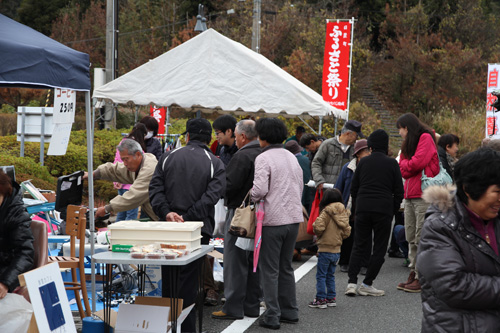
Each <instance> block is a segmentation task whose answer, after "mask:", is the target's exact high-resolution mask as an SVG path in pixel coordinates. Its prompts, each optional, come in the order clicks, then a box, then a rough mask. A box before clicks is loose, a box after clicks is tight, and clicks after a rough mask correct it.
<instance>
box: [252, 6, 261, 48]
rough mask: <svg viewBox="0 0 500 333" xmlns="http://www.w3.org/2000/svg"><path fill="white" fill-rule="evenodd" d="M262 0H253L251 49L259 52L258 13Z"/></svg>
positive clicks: (259, 13)
mask: <svg viewBox="0 0 500 333" xmlns="http://www.w3.org/2000/svg"><path fill="white" fill-rule="evenodd" d="M261 4H262V0H253V24H252V50H253V51H255V52H257V53H260V15H261V11H260V8H261Z"/></svg>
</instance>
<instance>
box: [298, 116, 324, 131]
mask: <svg viewBox="0 0 500 333" xmlns="http://www.w3.org/2000/svg"><path fill="white" fill-rule="evenodd" d="M298 118H299V119H300V120H302V122H303V123H304V124H305V125H306V126H307V127H309V128H310V129H311V131H313V133H314V134H316V135H318V132H316V131H315V130H314V128H312V127H311V126H309V124H308V123H306V121H305V120H304V119H302V117H301V116H298ZM320 118H321V117H320ZM319 134H321V130H320V133H319Z"/></svg>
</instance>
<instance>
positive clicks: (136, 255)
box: [130, 252, 146, 259]
mask: <svg viewBox="0 0 500 333" xmlns="http://www.w3.org/2000/svg"><path fill="white" fill-rule="evenodd" d="M130 256H131V257H132V258H134V259H144V258H146V254H145V253H142V252H131V253H130Z"/></svg>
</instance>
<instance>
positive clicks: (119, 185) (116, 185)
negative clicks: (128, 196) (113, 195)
mask: <svg viewBox="0 0 500 333" xmlns="http://www.w3.org/2000/svg"><path fill="white" fill-rule="evenodd" d="M113 187H114V188H115V189H117V190H120V189H121V188H122V187H123V185H122V183H117V182H113Z"/></svg>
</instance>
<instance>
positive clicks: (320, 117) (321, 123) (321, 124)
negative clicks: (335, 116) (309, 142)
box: [318, 116, 323, 135]
mask: <svg viewBox="0 0 500 333" xmlns="http://www.w3.org/2000/svg"><path fill="white" fill-rule="evenodd" d="M322 130H323V116H319V129H318V135H321V131H322Z"/></svg>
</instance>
